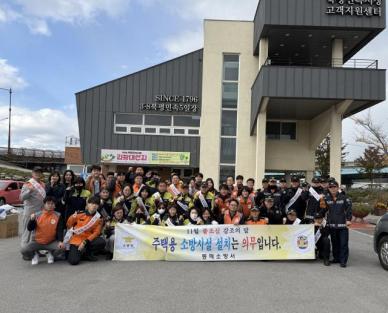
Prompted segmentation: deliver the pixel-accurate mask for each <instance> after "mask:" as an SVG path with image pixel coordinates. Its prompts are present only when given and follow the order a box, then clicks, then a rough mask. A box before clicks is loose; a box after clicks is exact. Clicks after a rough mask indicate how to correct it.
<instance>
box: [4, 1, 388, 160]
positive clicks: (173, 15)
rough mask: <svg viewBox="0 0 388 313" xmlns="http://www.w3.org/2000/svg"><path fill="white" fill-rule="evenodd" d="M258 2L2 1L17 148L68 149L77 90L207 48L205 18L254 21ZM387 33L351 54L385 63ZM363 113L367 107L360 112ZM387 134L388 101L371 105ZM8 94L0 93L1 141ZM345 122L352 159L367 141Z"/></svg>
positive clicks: (6, 70)
mask: <svg viewBox="0 0 388 313" xmlns="http://www.w3.org/2000/svg"><path fill="white" fill-rule="evenodd" d="M257 3H258V0H244V1H241V0H211V1H210V0H82V1H80V0H0V87H2V88H10V87H12V89H13V90H14V93H13V112H12V114H13V115H12V146H14V147H28V148H45V149H60V150H63V149H64V144H65V137H66V136H71V135H73V136H76V137H77V136H78V123H77V113H76V106H75V95H74V94H75V93H76V92H78V91H81V90H84V89H87V88H89V87H92V86H95V85H97V84H100V83H104V82H106V81H109V80H112V79H115V78H118V77H121V76H124V75H127V74H130V73H132V72H135V71H137V70H141V69H143V68H146V67H149V66H152V65H155V64H158V63H161V62H163V61H166V60H168V59H171V58H173V57H176V56H179V55H182V54H185V53H188V52H191V51H194V50H196V49H199V48H202V47H203V29H202V27H203V19H205V18H212V19H238V20H253V18H254V14H255V10H256V7H257ZM387 42H388V33H387V31H385V32H383V33H382V34H380V35H379V36H378V37H377V38H376V39H374V40H373V41H372V42H371V43H370V44H369V45H368V46H367V47H365V48H364V49H363V50H361V51H360V52H359V53H358V54H357V55H356V56H354V58H360V59H361V58H365V59H378V60H379V65H380V67H381V68H387V66H388V45H387V44H386V43H387ZM360 114H361V115H363V114H366V113H360ZM371 114H372V117H373V118H374V119H375V121H376V122H377V123H379V124H381V125H383V127H384V129H385V130H386V131H387V133H388V123H387V122H388V106H387V103H386V102H384V103H380V104H378V105H376V106H375V107H373V108H372V109H371ZM7 116H8V94H7V92H5V91H0V146H6V145H7V138H8V121H7V120H6V119H5V118H7ZM355 137H356V129H355V126H354V122H353V121H352V120H350V119H346V120H344V122H343V142H344V143H346V144H347V145H348V146H347V151H348V152H349V154H348V156H347V159H348V160H353V159H354V158H356V157H358V156H359V155H361V154H362V152H363V150H364V149H365V146H363V145H362V144H360V143H357V142H356V141H355Z"/></svg>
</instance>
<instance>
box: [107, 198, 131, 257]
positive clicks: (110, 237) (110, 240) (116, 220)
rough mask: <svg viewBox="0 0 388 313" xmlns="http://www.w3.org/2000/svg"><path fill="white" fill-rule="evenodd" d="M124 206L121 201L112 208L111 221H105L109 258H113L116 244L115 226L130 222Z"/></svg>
mask: <svg viewBox="0 0 388 313" xmlns="http://www.w3.org/2000/svg"><path fill="white" fill-rule="evenodd" d="M124 212H125V210H124V206H123V205H122V204H121V203H120V202H119V203H117V204H116V205H115V207H114V208H113V209H112V214H113V217H112V219H111V220H110V221H108V222H106V223H105V228H104V233H105V238H106V247H105V249H106V250H107V252H108V254H107V255H106V259H107V260H112V259H113V250H114V246H115V228H116V225H117V224H129V222H128V221H127V220H126V218H125V214H124Z"/></svg>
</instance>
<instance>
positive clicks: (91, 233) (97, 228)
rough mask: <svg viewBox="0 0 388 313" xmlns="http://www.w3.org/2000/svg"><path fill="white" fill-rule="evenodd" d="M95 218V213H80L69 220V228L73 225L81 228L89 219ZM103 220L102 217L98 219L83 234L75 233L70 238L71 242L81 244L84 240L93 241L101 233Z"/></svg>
mask: <svg viewBox="0 0 388 313" xmlns="http://www.w3.org/2000/svg"><path fill="white" fill-rule="evenodd" d="M92 218H93V215H87V214H86V213H79V214H77V216H76V217H74V216H73V215H72V216H70V218H69V219H68V220H67V228H68V229H70V228H72V227H75V228H76V229H77V228H81V227H82V226H85V225H87V224H88V223H89V221H90V220H91V219H92ZM101 228H102V221H101V218H100V219H98V220H97V221H96V222H95V223H94V225H93V226H92V227H90V228H89V229H87V230H86V231H84V232H83V233H82V234H79V235H77V234H74V235H73V236H72V237H71V239H70V242H69V243H70V244H71V245H75V246H79V245H80V244H81V243H82V241H84V240H86V239H87V240H89V241H93V240H94V239H96V238H97V237H98V236H100V234H101Z"/></svg>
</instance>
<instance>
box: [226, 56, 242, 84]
mask: <svg viewBox="0 0 388 313" xmlns="http://www.w3.org/2000/svg"><path fill="white" fill-rule="evenodd" d="M238 68H239V56H238V55H224V80H233V81H238Z"/></svg>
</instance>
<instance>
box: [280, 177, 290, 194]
mask: <svg viewBox="0 0 388 313" xmlns="http://www.w3.org/2000/svg"><path fill="white" fill-rule="evenodd" d="M279 182H280V190H281V191H286V190H287V188H288V186H287V180H286V179H285V178H284V177H282V178H280V181H279Z"/></svg>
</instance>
